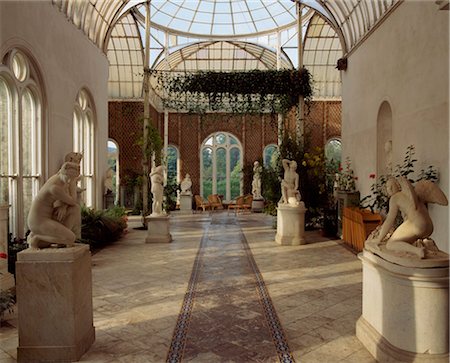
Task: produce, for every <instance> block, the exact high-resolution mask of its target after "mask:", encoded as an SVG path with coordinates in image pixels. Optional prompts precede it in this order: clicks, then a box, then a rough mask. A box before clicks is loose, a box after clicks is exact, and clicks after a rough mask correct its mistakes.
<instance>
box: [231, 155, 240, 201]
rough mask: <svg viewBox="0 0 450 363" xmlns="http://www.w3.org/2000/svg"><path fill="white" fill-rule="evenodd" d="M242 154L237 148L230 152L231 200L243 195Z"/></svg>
mask: <svg viewBox="0 0 450 363" xmlns="http://www.w3.org/2000/svg"><path fill="white" fill-rule="evenodd" d="M240 158H241V152H240V150H239V149H238V148H237V147H233V148H232V149H231V150H230V193H231V195H230V198H231V199H235V198H236V197H237V196H239V195H240V194H241V174H242V172H241V163H240Z"/></svg>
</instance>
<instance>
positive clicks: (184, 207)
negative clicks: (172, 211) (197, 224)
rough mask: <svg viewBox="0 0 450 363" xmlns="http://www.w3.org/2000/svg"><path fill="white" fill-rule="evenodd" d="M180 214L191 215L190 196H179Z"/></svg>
mask: <svg viewBox="0 0 450 363" xmlns="http://www.w3.org/2000/svg"><path fill="white" fill-rule="evenodd" d="M180 213H182V214H189V213H192V195H191V194H180Z"/></svg>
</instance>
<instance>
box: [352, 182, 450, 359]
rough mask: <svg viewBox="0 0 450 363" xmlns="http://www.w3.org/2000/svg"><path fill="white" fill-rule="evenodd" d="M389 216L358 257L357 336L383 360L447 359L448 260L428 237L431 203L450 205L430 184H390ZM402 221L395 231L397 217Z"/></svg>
mask: <svg viewBox="0 0 450 363" xmlns="http://www.w3.org/2000/svg"><path fill="white" fill-rule="evenodd" d="M387 191H388V194H389V196H390V199H389V213H388V215H387V216H386V220H385V221H384V223H383V224H382V225H381V226H380V227H378V229H377V230H375V231H374V232H372V234H371V235H370V236H369V237H368V239H367V241H366V243H365V248H364V250H363V252H362V253H361V254H360V255H359V257H360V259H361V261H362V265H363V299H362V300H363V307H362V315H361V317H360V318H359V320H358V322H357V324H356V335H357V337H358V338H359V340H360V341H361V342H362V343H363V344H364V345H365V346H366V348H367V349H368V350H369V352H370V353H371V354H372V355H373V356H374V357H375V358H376V359H377V360H378V361H380V362H412V361H414V362H442V363H444V362H445V363H447V362H448V359H449V335H448V334H449V333H448V332H449V321H448V310H449V294H448V293H449V290H448V287H449V259H448V254H446V253H445V252H443V251H439V249H438V248H437V247H436V244H435V243H434V241H433V240H432V239H431V238H430V236H431V234H432V232H433V222H432V220H431V218H430V215H429V213H428V209H427V203H436V204H440V205H447V204H448V201H447V198H446V196H445V195H444V193H443V192H442V191H441V190H440V189H439V187H438V186H437V185H436V184H434V183H433V182H431V181H420V182H417V183H416V185H415V186H413V185H412V184H411V183H410V182H409V181H408V180H407V179H406V178H404V177H400V178H398V179H395V178H390V179H389V180H388V182H387ZM399 212H401V213H402V216H403V222H402V223H401V224H400V225H398V226H397V227H396V228H395V224H396V223H395V222H396V220H397V215H398V213H399Z"/></svg>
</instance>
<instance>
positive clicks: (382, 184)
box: [360, 145, 438, 213]
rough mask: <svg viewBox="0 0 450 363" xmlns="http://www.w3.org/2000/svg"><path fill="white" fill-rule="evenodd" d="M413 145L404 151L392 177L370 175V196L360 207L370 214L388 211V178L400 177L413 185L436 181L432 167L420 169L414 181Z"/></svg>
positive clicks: (435, 171) (414, 160) (434, 169)
mask: <svg viewBox="0 0 450 363" xmlns="http://www.w3.org/2000/svg"><path fill="white" fill-rule="evenodd" d="M414 155H415V148H414V145H409V146H408V147H407V149H406V154H405V157H404V159H403V163H402V164H397V165H396V166H395V168H394V173H393V174H392V175H380V176H379V177H378V178H376V175H375V174H370V175H369V178H370V179H374V183H373V184H372V186H371V187H370V191H371V194H369V195H367V196H366V197H364V198H363V199H361V201H360V207H362V208H370V210H371V211H372V212H375V211H378V212H382V213H387V211H388V209H389V196H388V194H387V191H386V182H387V180H388V178H389V177H390V176H393V177H395V178H398V177H400V176H403V177H405V178H406V179H408V180H409V181H410V182H411V183H412V184H413V185H414V183H416V182H418V181H420V180H431V181H433V182H435V181H437V180H438V174H437V170H436V168H435V167H434V166H432V165H429V166H428V167H426V168H425V169H422V170H421V171H420V172H419V174H418V175H417V177H416V178H415V179H414V178H413V175H414V174H415V163H416V162H417V159H415V158H414Z"/></svg>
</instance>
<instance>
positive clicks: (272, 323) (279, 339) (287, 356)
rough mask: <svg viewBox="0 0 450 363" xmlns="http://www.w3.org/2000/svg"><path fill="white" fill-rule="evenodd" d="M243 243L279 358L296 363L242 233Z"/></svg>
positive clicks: (286, 362) (289, 362)
mask: <svg viewBox="0 0 450 363" xmlns="http://www.w3.org/2000/svg"><path fill="white" fill-rule="evenodd" d="M241 242H242V244H243V245H244V249H245V252H246V254H247V258H248V261H249V263H250V266H251V267H252V270H253V273H254V274H255V280H256V288H257V290H258V294H259V297H260V302H261V305H262V307H263V309H264V315H265V317H266V321H267V323H268V325H269V329H270V333H271V334H272V339H273V342H274V344H275V348H276V349H277V353H278V358H279V359H280V362H281V363H294V362H295V360H294V357H293V355H292V353H291V350H290V348H289V344H288V342H287V339H286V336H285V334H284V330H283V327H282V326H281V322H280V319H279V318H278V315H277V312H276V310H275V307H274V306H273V303H272V299H271V298H270V295H269V291H268V290H267V287H266V284H265V282H264V279H263V277H262V275H261V272H260V271H259V268H258V265H257V264H256V261H255V259H254V258H253V254H252V251H251V249H250V246H249V244H248V242H247V239H246V238H245V235H244V234H243V233H242V232H241Z"/></svg>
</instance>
